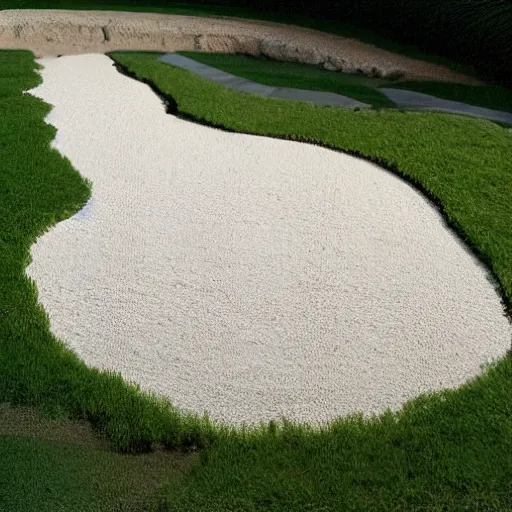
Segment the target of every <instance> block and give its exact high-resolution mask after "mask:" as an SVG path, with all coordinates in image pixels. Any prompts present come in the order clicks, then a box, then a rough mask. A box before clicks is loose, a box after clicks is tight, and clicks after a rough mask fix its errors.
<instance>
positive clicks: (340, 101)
mask: <svg viewBox="0 0 512 512" xmlns="http://www.w3.org/2000/svg"><path fill="white" fill-rule="evenodd" d="M158 60H159V61H161V62H165V63H167V64H170V65H172V66H176V67H178V68H182V69H186V70H188V71H192V72H193V73H196V74H197V75H199V76H201V77H203V78H206V79H207V80H211V81H213V82H217V83H219V84H222V85H224V86H225V87H228V88H230V89H234V90H236V91H239V92H248V93H253V94H259V95H261V96H265V97H266V98H280V99H287V100H296V101H305V102H309V103H314V104H316V105H328V106H331V107H348V108H355V107H358V108H363V107H371V105H368V104H367V103H362V102H360V101H357V100H354V99H352V98H348V97H347V96H342V95H341V94H336V93H333V92H322V91H306V90H302V89H293V88H290V87H271V86H269V85H262V84H258V83H256V82H252V81H251V80H247V79H246V78H240V77H238V76H235V75H231V74H230V73H226V72H225V71H221V70H220V69H216V68H213V67H211V66H208V65H206V64H203V63H201V62H197V61H195V60H193V59H189V58H188V57H184V56H183V55H178V54H176V53H168V54H166V55H162V56H161V57H159V59H158ZM378 90H379V91H380V92H382V93H383V94H385V95H386V96H387V97H388V98H389V99H390V100H391V101H393V102H394V103H395V104H396V105H397V106H398V107H399V108H404V109H407V110H436V111H440V112H450V113H453V114H463V115H469V116H474V117H482V118H485V119H490V120H491V121H501V122H504V123H510V124H511V125H512V114H511V113H509V112H502V111H500V110H492V109H489V108H483V107H475V106H473V105H468V104H466V103H461V102H459V101H449V100H443V99H441V98H436V97H435V96H430V95H429V94H423V93H419V92H413V91H407V90H405V89H393V88H386V87H383V88H380V89H378Z"/></svg>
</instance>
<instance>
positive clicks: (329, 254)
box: [28, 55, 511, 424]
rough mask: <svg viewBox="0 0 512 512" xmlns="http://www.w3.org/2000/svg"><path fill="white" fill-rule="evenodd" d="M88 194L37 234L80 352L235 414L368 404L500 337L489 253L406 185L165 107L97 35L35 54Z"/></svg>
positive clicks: (445, 381)
mask: <svg viewBox="0 0 512 512" xmlns="http://www.w3.org/2000/svg"><path fill="white" fill-rule="evenodd" d="M41 63H42V64H43V65H44V70H43V71H42V74H43V78H44V83H43V84H42V85H41V86H39V87H38V88H37V89H35V90H34V91H33V93H34V94H35V95H37V96H39V97H41V98H43V99H44V100H45V101H47V102H49V103H51V104H53V105H55V108H54V109H53V111H52V112H51V114H50V116H49V119H48V122H50V123H51V124H53V125H55V126H56V127H57V129H58V133H57V137H56V140H55V145H56V147H57V148H58V149H59V151H60V152H61V153H62V154H63V155H65V156H67V157H68V158H69V159H70V160H71V162H72V163H73V164H74V165H75V166H76V168H77V169H78V170H79V171H80V172H81V173H82V174H83V175H84V176H85V177H87V178H89V179H90V180H91V181H92V183H93V192H92V199H91V200H90V202H89V203H88V205H87V206H86V207H85V208H84V209H83V210H82V211H80V212H79V213H77V214H76V215H75V216H74V217H72V218H71V219H69V220H67V221H64V222H61V223H60V224H58V225H57V226H56V227H55V228H53V229H52V230H51V231H50V232H49V233H47V234H45V235H44V236H43V237H42V238H40V239H39V240H38V242H37V243H36V244H35V245H34V246H33V248H32V257H33V263H32V264H31V265H30V267H29V269H28V273H29V275H30V276H31V277H33V278H34V279H35V281H36V283H37V286H38V289H39V298H40V301H41V302H42V304H43V305H44V307H45V309H46V311H47V312H48V313H49V316H50V319H51V325H52V329H53V331H54V332H55V334H56V335H57V336H59V337H61V338H62V339H63V340H65V341H66V342H67V343H68V345H69V346H70V347H71V348H72V349H74V350H75V351H76V352H77V353H78V354H79V355H80V356H81V357H82V358H83V359H84V360H85V362H86V363H88V364H89V365H92V366H96V367H100V368H104V369H113V370H117V371H120V372H121V373H122V374H123V375H124V376H125V377H126V378H127V379H129V380H132V381H135V382H137V383H140V384H141V387H142V388H143V389H145V390H151V391H154V392H157V393H159V394H162V395H165V396H167V397H169V398H170V399H171V400H172V401H173V402H174V403H175V404H176V405H178V406H180V407H182V408H184V409H188V410H194V411H198V412H202V411H204V410H207V411H208V412H209V413H210V414H211V416H212V418H214V419H216V420H219V421H223V422H230V423H233V424H239V423H243V422H248V423H251V422H258V421H259V420H268V419H270V418H279V417H280V416H281V415H284V416H286V417H288V418H290V419H295V420H307V421H311V422H317V421H326V420H329V419H331V418H333V417H335V416H339V415H345V414H347V413H351V412H354V411H363V412H365V413H374V412H379V411H382V410H383V409H385V408H386V407H391V408H392V409H398V408H399V407H400V406H401V404H402V403H403V402H404V401H405V400H407V399H409V398H411V397H414V396H416V395H418V394H420V393H422V392H424V391H429V390H437V389H441V388H445V387H456V386H459V385H460V384H462V383H463V382H465V381H467V380H468V379H469V378H471V377H473V376H475V375H477V374H479V373H480V367H481V365H482V364H483V363H486V362H488V361H490V360H492V359H494V358H497V357H500V356H502V355H504V354H505V352H506V351H507V349H508V348H509V346H510V334H511V331H510V326H509V324H508V320H507V319H506V318H505V317H504V316H503V312H502V307H501V304H500V300H499V298H498V296H497V294H496V292H495V290H494V288H493V285H492V284H491V283H490V282H489V281H488V279H487V277H486V272H485V270H484V269H482V268H481V267H480V266H479V265H478V264H477V262H476V261H475V260H474V258H473V257H472V256H471V255H470V254H469V253H468V252H467V251H466V249H465V248H464V247H463V246H462V245H461V243H460V242H459V241H458V240H457V239H456V238H455V236H454V235H453V234H452V233H451V232H450V231H449V230H447V229H446V227H445V226H444V224H443V221H442V219H441V217H440V215H439V214H438V213H437V212H436V211H435V210H434V209H433V208H432V207H431V205H430V204H429V203H428V202H427V201H426V200H425V199H424V198H423V197H422V196H421V195H420V194H419V193H417V192H416V191H415V190H414V189H413V188H412V187H411V186H409V185H407V184H406V183H404V182H402V181H401V180H399V179H398V178H396V177H394V176H393V175H391V174H390V173H388V172H386V171H384V170H382V169H380V168H378V167H377V166H375V165H372V164H370V163H368V162H365V161H362V160H358V159H356V158H353V157H350V156H347V155H344V154H340V153H336V152H334V151H330V150H327V149H323V148H319V147H316V146H312V145H306V144H300V143H295V142H289V141H282V140H274V139H268V138H264V137H256V136H249V135H241V134H233V133H224V132H222V131H218V130H213V129H210V128H206V127H203V126H200V125H196V124H193V123H190V122H186V121H182V120H180V119H177V118H175V117H172V116H169V115H166V114H165V112H164V108H163V106H162V104H161V103H160V100H159V99H158V98H157V96H155V95H154V94H153V93H152V92H151V90H150V89H149V87H147V86H145V85H143V84H141V83H139V82H136V81H134V80H131V79H129V78H127V77H125V76H123V75H121V74H118V73H117V71H116V70H115V68H114V67H113V66H112V62H111V61H110V60H109V59H108V58H107V57H105V56H102V55H83V56H72V57H63V58H60V59H55V58H53V59H43V60H41Z"/></svg>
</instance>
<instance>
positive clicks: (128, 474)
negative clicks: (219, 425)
mask: <svg viewBox="0 0 512 512" xmlns="http://www.w3.org/2000/svg"><path fill="white" fill-rule="evenodd" d="M106 444H107V443H106V442H105V440H103V439H101V437H100V436H97V435H95V433H94V432H93V431H92V429H91V428H90V425H89V424H88V423H87V422H77V421H69V420H51V419H47V418H43V417H41V415H40V414H37V412H36V411H34V410H30V409H24V408H13V407H12V408H5V407H0V461H1V464H0V510H2V511H9V512H55V511H56V510H70V511H71V510H73V511H75V510H79V511H80V512H89V511H90V512H112V511H114V510H118V511H121V510H122V511H125V512H128V511H133V512H157V511H158V510H159V509H158V507H159V505H161V504H162V502H165V499H166V496H165V493H163V492H162V490H161V489H160V486H161V483H162V481H167V480H169V479H172V480H174V481H178V480H179V479H180V478H181V476H182V473H183V471H184V470H185V469H187V468H188V467H190V466H191V465H192V464H194V463H195V462H196V459H197V456H196V455H193V454H191V455H180V454H176V453H174V452H169V451H167V452H165V451H159V452H158V453H154V454H145V455H141V456H139V457H133V456H128V455H122V454H119V453H114V452H112V451H109V450H108V449H107V446H106Z"/></svg>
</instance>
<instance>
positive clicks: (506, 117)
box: [379, 87, 512, 124]
mask: <svg viewBox="0 0 512 512" xmlns="http://www.w3.org/2000/svg"><path fill="white" fill-rule="evenodd" d="M379 91H380V92H382V93H383V94H385V95H386V96H387V97H388V98H389V99H390V100H391V101H393V102H394V103H395V104H396V105H397V106H398V107H400V108H406V109H408V110H439V111H441V112H451V113H452V114H464V115H468V116H474V117H483V118H485V119H490V120H491V121H502V122H504V123H510V124H512V114H511V113H509V112H502V111H500V110H492V109H490V108H483V107H475V106H474V105H468V104H467V103H461V102H459V101H450V100H443V99H441V98H436V97H435V96H430V95H429V94H423V93H421V92H413V91H406V90H405V89H391V88H386V87H382V88H380V89H379Z"/></svg>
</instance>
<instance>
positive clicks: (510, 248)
mask: <svg viewBox="0 0 512 512" xmlns="http://www.w3.org/2000/svg"><path fill="white" fill-rule="evenodd" d="M113 56H114V58H115V59H116V60H117V61H118V62H119V63H121V64H122V65H123V66H126V67H127V68H128V69H129V70H130V71H131V72H133V73H137V75H138V76H139V78H140V79H144V80H147V81H151V82H152V83H153V84H154V86H155V87H157V88H158V89H160V90H161V91H162V92H163V93H164V94H166V95H169V96H172V98H174V101H175V104H176V105H177V109H178V111H179V114H180V115H182V116H184V117H188V118H191V119H194V120H196V121H199V122H204V123H208V124H212V125H216V126H219V127H223V128H227V129H232V130H237V131H242V132H250V133H255V134H266V135H269V136H276V137H287V138H291V139H295V140H304V141H310V142H315V143H319V144H323V145H326V146H329V147H332V148H338V149H341V150H346V151H349V152H351V153H354V154H360V155H362V156H365V157H367V158H369V159H372V160H374V161H377V162H380V163H381V164H382V165H385V166H387V167H389V168H391V169H393V170H394V172H398V173H399V174H401V175H402V176H404V177H405V178H406V179H408V180H410V181H411V182H413V183H415V184H416V185H417V186H418V187H420V188H421V189H423V190H424V191H425V192H426V193H427V194H429V195H430V197H431V198H432V199H434V200H436V201H437V202H438V204H440V205H442V207H443V209H444V215H445V217H446V219H447V220H448V221H449V222H450V223H451V225H452V226H454V227H455V228H456V229H457V230H458V231H459V232H460V233H461V234H462V233H464V236H465V237H466V239H467V240H468V242H469V243H470V244H471V245H472V246H473V249H474V250H475V251H476V252H477V253H478V254H479V255H480V256H481V258H482V259H483V260H485V261H486V262H487V263H488V265H489V267H490V268H491V269H492V271H493V273H494V274H495V276H496V277H497V278H498V280H499V283H500V286H501V291H502V293H503V297H504V300H506V301H508V303H509V304H510V301H511V299H512V225H511V223H510V218H512V201H511V194H512V192H511V191H512V168H511V166H510V162H511V161H512V131H511V130H508V129H504V128H502V127H500V126H498V125H496V124H493V123H490V122H487V121H484V120H477V119H468V118H465V117H459V116H451V115H445V114H437V113H404V112H399V111H395V110H381V111H364V110H361V111H357V112H354V111H349V110H344V109H331V108H319V107H314V106H311V105H307V104H302V103H298V102H288V101H279V100H265V99H263V98H259V97H256V96H251V95H246V94H241V93H237V92H235V91H231V90H228V89H225V88H223V87H222V86H220V85H217V84H214V83H211V82H207V81H205V80H203V79H201V78H199V77H197V76H195V75H193V74H192V73H189V72H186V71H183V70H180V69H176V68H173V67H171V66H168V65H166V64H163V63H159V62H157V61H156V55H155V54H139V53H116V54H114V55H113ZM34 68H35V65H34V63H33V60H32V56H31V54H30V53H28V52H0V77H12V74H13V72H14V73H17V75H16V80H18V79H19V82H17V83H18V85H17V86H13V85H12V82H10V81H7V82H8V83H9V84H11V85H4V86H3V88H2V85H1V82H0V111H1V112H2V123H1V124H0V268H2V273H1V274H0V376H1V379H0V403H2V402H10V403H12V404H24V405H28V406H32V407H37V408H40V409H41V410H42V411H44V412H45V413H48V414H51V415H52V416H54V417H63V416H67V417H71V418H72V419H74V420H78V419H84V420H89V421H90V422H91V423H92V424H93V425H94V426H95V428H96V429H97V430H98V431H100V432H101V433H102V435H103V436H105V438H106V440H108V441H109V443H111V444H112V445H113V446H114V447H117V448H118V449H120V450H124V451H144V450H147V449H149V448H150V445H151V443H161V444H165V445H166V446H167V447H169V448H173V447H174V448H176V447H182V448H187V447H188V448H190V447H193V448H194V449H196V448H199V449H201V450H200V456H199V461H198V462H197V463H195V461H192V462H191V466H190V470H188V471H187V472H186V473H185V475H184V476H183V477H181V476H179V475H178V473H179V472H178V473H176V471H175V469H176V464H177V460H178V456H177V455H176V458H173V457H171V460H170V462H169V465H170V466H172V468H171V469H172V471H171V472H170V473H169V474H164V472H161V473H159V472H158V470H157V469H156V466H158V465H159V464H160V462H158V461H159V460H160V459H158V455H157V454H154V455H144V456H142V457H148V460H149V461H152V462H148V464H150V466H151V469H148V473H147V474H146V476H144V475H142V474H141V476H140V481H139V480H137V479H138V478H139V477H138V476H137V475H138V474H139V473H138V471H139V470H140V468H139V469H137V464H140V463H141V462H140V461H141V460H145V459H143V458H142V457H141V456H134V455H131V456H124V459H117V458H116V457H122V456H121V455H119V454H112V453H111V452H108V451H107V450H106V449H105V448H104V447H100V448H98V447H94V448H93V447H91V445H90V444H87V443H85V444H80V447H77V446H75V445H74V447H73V448H70V447H69V445H68V444H66V442H65V441H64V440H63V439H62V440H60V441H58V442H57V441H56V440H55V439H48V438H45V437H44V436H42V435H41V436H39V437H36V438H32V437H29V436H26V435H21V434H20V433H18V435H16V434H17V433H16V431H15V432H12V431H10V432H8V433H7V434H4V435H3V436H2V431H1V430H0V460H1V461H2V464H0V466H1V468H0V479H1V481H0V500H3V502H2V501H0V510H1V509H2V506H3V505H4V504H5V506H6V507H7V510H10V509H12V510H55V509H56V507H55V506H54V505H55V503H57V502H58V503H59V505H61V506H62V507H61V509H63V510H80V507H79V506H77V504H78V503H80V501H81V500H84V503H85V505H84V506H82V508H81V509H82V510H83V509H85V510H87V506H88V503H93V504H95V503H98V504H102V505H104V506H105V507H110V504H111V503H112V508H111V509H112V510H131V509H130V508H129V507H130V506H132V505H133V503H136V501H137V500H138V499H139V498H134V501H133V502H127V501H122V500H121V498H119V496H120V495H124V493H125V492H126V493H127V494H126V496H135V497H137V496H139V497H140V496H145V495H144V493H143V492H142V490H141V488H140V487H139V485H140V484H141V482H147V480H145V478H146V479H147V478H155V479H160V482H159V483H161V485H162V488H160V489H159V490H158V492H157V491H156V490H155V489H156V488H157V487H156V486H155V487H151V486H149V484H148V493H149V494H151V493H153V494H152V495H153V496H155V497H156V496H157V495H158V496H162V495H163V494H165V495H166V496H167V505H165V506H164V505H162V507H161V508H160V510H174V511H221V510H223V511H225V510H229V511H267V510H275V511H278V510H279V511H297V512H298V511H304V510H310V511H324V512H325V511H333V512H334V511H339V510H349V511H350V510H352V511H367V510H379V511H380V510H382V511H389V510H404V511H405V510H407V511H410V510H418V511H419V510H429V511H430V510H432V511H434V510H439V511H441V510H450V511H452V510H507V509H510V508H512V478H511V476H512V458H511V457H510V456H509V455H510V453H511V451H512V386H511V385H510V382H511V381H512V359H511V358H510V357H506V358H504V359H503V360H501V361H499V362H498V363H497V364H495V365H493V366H492V367H491V368H489V369H488V370H487V371H486V372H485V373H484V375H483V376H481V377H479V378H478V379H475V380H474V381H473V382H471V383H468V384H467V385H465V386H463V387H462V388H461V389H459V390H456V391H445V392H442V393H436V394H434V395H432V396H423V397H420V398H418V399H417V400H415V401H413V402H410V403H408V404H407V405H406V406H405V407H404V409H403V410H402V411H401V412H400V413H398V414H396V415H391V414H384V415H382V416H381V417H379V418H375V419H373V420H371V421H368V420H362V419H358V418H352V419H343V420H339V421H337V422H334V423H333V424H332V425H330V426H329V427H326V428H324V429H322V430H320V431H319V430H312V429H309V428H306V427H299V426H294V425H290V424H284V425H277V426H276V425H274V424H270V425H268V426H266V427H262V428H260V429H258V430H245V431H242V430H238V431H235V430H227V429H223V430H221V429H214V428H212V427H211V425H210V424H209V423H208V422H207V421H206V420H202V419H198V418H194V417H186V416H184V415H183V414H181V413H180V412H178V411H176V410H175V409H174V408H173V407H172V406H171V405H170V404H169V403H167V402H165V401H164V400H158V399H156V398H154V397H150V396H148V395H145V394H143V393H141V392H140V391H139V390H138V389H137V388H136V387H132V386H128V385H127V384H125V383H124V382H123V381H122V379H121V378H120V377H119V376H116V375H112V374H109V373H103V372H99V371H96V370H91V369H89V368H87V367H86V366H85V365H84V364H83V363H82V362H81V361H80V360H79V359H78V358H77V357H75V356H74V355H73V354H72V353H71V352H70V351H68V350H67V349H66V348H65V346H64V345H63V344H62V343H61V342H60V341H58V340H56V339H55V337H54V336H53V335H52V334H51V332H50V330H49V322H48V318H47V317H46V315H45V313H44V312H43V311H42V309H41V308H40V307H39V306H38V305H37V290H36V288H35V285H34V284H33V283H31V282H30V281H29V280H28V279H27V278H26V276H25V274H24V269H25V267H26V265H27V263H28V261H29V249H30V245H31V244H32V243H33V242H34V240H35V238H36V237H37V236H38V235H40V234H41V233H42V232H44V231H45V230H46V229H48V228H49V227H50V226H51V225H52V224H54V223H55V222H57V221H59V220H62V219H65V218H67V217H69V216H70V215H72V214H73V213H74V212H75V211H77V209H78V208H80V207H81V206H82V205H83V204H84V202H85V201H86V200H87V198H88V197H89V194H90V184H88V183H86V182H85V181H84V180H83V179H82V178H81V177H80V175H79V174H78V172H76V171H75V170H74V169H73V168H72V167H71V165H70V163H69V162H68V161H67V160H65V159H63V158H61V156H60V155H59V154H58V153H57V152H56V151H54V150H52V149H50V147H49V143H50V141H51V140H52V138H53V137H54V135H55V130H54V129H53V128H52V127H50V126H48V125H47V124H45V123H44V121H43V119H44V117H45V116H46V114H47V113H48V112H49V110H50V107H49V106H48V105H46V104H44V103H43V102H41V101H39V100H37V99H35V98H33V97H31V96H29V95H23V94H21V90H22V89H28V88H31V87H34V86H35V85H36V84H37V83H38V81H39V80H40V79H39V77H38V76H37V75H36V74H35V73H34V71H33V70H34ZM13 70H15V71H13ZM63 257H65V255H63ZM70 428H71V427H70ZM84 446H85V447H84ZM131 459H134V460H136V461H138V462H133V465H131V464H132V463H131V462H129V460H131ZM121 460H124V461H125V462H121ZM127 461H128V462H127ZM50 468H51V469H50ZM112 468H114V469H112ZM173 468H174V469H173ZM88 471H93V472H95V473H94V476H93V478H92V479H91V481H88V480H87V474H88ZM113 471H115V473H116V474H117V475H118V478H119V479H121V480H122V481H121V482H119V481H117V480H116V479H115V478H114V477H113V474H112V472H113ZM152 471H154V472H152ZM173 471H174V473H173ZM147 475H150V476H149V477H148V476H147ZM132 478H135V479H136V480H137V482H136V483H134V484H133V485H132V487H133V489H128V488H129V487H130V484H129V482H131V481H132V480H131V479H132ZM31 489H32V490H33V492H32V494H31V493H30V492H29V491H30V490H31ZM130 492H132V493H133V494H128V493H130ZM139 492H140V493H141V494H139ZM55 493H56V494H55ZM58 493H62V500H61V501H59V499H58V498H59V494H58ZM155 493H157V494H155ZM149 494H147V496H148V498H147V499H148V501H147V503H148V507H150V506H152V504H154V503H156V502H155V501H154V500H153V499H151V498H150V497H149ZM144 499H145V498H144ZM109 500H110V501H109ZM144 503H146V502H144ZM9 507H10V508H9ZM15 507H18V508H15ZM115 507H117V508H115ZM123 507H124V508H123ZM4 508H5V507H4ZM140 508H142V510H144V508H143V507H142V506H141V507H140ZM105 509H106V510H108V508H105ZM100 510H101V508H100ZM136 510H138V509H136Z"/></svg>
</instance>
